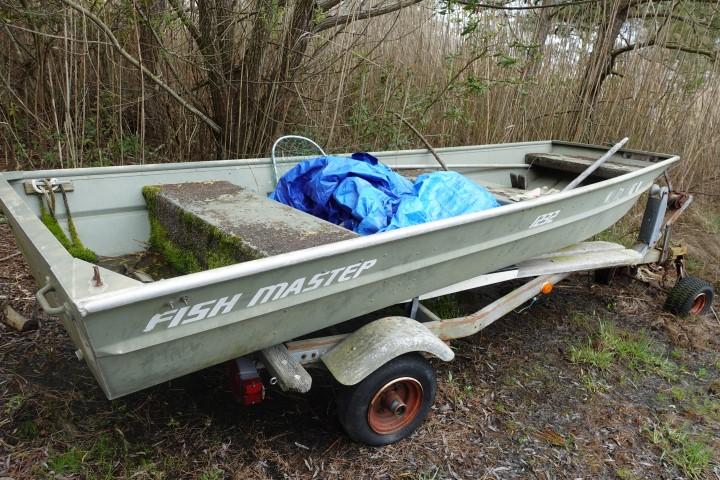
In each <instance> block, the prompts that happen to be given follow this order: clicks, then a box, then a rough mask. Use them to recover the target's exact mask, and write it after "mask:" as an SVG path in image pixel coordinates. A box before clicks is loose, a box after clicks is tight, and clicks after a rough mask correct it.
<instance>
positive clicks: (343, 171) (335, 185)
mask: <svg viewBox="0 0 720 480" xmlns="http://www.w3.org/2000/svg"><path fill="white" fill-rule="evenodd" d="M270 198H272V199H273V200H277V201H278V202H281V203H284V204H286V205H289V206H291V207H294V208H297V209H299V210H302V211H304V212H307V213H310V214H312V215H314V216H316V217H319V218H322V219H324V220H327V221H329V222H332V223H334V224H336V225H342V226H343V227H345V228H348V229H350V230H353V231H354V232H357V233H359V234H361V235H370V234H373V233H377V232H383V231H386V230H394V229H396V228H402V227H407V226H410V225H418V224H421V223H425V222H430V221H433V220H439V219H442V218H448V217H454V216H456V215H462V214H464V213H470V212H478V211H481V210H486V209H488V208H493V207H496V206H498V203H497V201H496V200H495V198H494V197H493V196H492V194H490V193H489V192H488V191H487V190H485V189H484V188H483V187H481V186H479V185H477V184H475V183H473V182H472V181H470V180H468V179H467V178H465V177H463V176H462V175H460V174H458V173H456V172H435V173H428V174H423V175H420V176H419V177H418V178H417V180H416V182H415V184H414V185H413V183H411V182H410V181H409V180H407V179H406V178H404V177H402V176H400V175H398V174H397V173H395V172H393V171H392V170H391V169H390V168H388V167H387V166H386V165H383V164H382V163H380V162H379V161H378V159H377V158H375V157H373V156H372V155H370V154H367V153H355V154H353V156H352V158H346V157H318V158H313V159H310V160H305V161H303V162H301V163H299V164H298V165H296V166H295V167H293V168H292V169H291V170H290V171H288V172H287V173H286V174H285V175H283V176H282V178H281V179H280V181H279V182H278V185H277V187H276V188H275V191H274V192H273V193H271V194H270Z"/></svg>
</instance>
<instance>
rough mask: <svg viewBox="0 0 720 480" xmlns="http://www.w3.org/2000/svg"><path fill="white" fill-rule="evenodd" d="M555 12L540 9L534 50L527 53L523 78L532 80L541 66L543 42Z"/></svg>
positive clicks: (546, 1)
mask: <svg viewBox="0 0 720 480" xmlns="http://www.w3.org/2000/svg"><path fill="white" fill-rule="evenodd" d="M552 4H553V0H543V1H542V5H544V6H545V5H552ZM555 13H556V11H555V10H554V9H552V8H542V9H540V13H538V15H537V17H538V19H537V22H538V23H537V26H536V28H535V31H534V32H533V45H536V48H535V49H533V50H531V51H530V53H529V55H528V56H529V57H530V58H528V62H527V64H526V66H525V72H524V75H523V77H524V78H526V79H527V78H534V77H536V76H537V74H538V69H539V68H540V65H541V64H542V59H543V56H544V54H545V42H546V41H547V38H548V36H550V31H551V30H552V19H553V17H554V16H555Z"/></svg>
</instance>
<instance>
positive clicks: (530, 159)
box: [525, 153, 637, 179]
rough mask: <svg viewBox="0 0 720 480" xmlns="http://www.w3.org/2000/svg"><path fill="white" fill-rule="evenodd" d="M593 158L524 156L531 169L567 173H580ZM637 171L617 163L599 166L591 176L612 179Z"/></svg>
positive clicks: (551, 154)
mask: <svg viewBox="0 0 720 480" xmlns="http://www.w3.org/2000/svg"><path fill="white" fill-rule="evenodd" d="M595 160H596V159H595V158H587V157H575V156H569V155H560V154H557V153H528V154H526V155H525V163H527V164H529V165H531V166H532V167H540V168H547V169H550V170H559V171H561V172H568V173H577V174H579V173H582V172H583V171H585V169H586V168H588V167H589V166H590V165H592V163H593V162H594V161H595ZM635 170H637V168H634V167H628V166H626V165H618V164H617V163H607V162H606V163H605V164H603V165H601V166H600V167H599V168H598V169H597V170H595V172H593V174H592V176H594V177H597V178H603V179H605V178H614V177H619V176H620V175H625V174H626V173H630V172H633V171H635Z"/></svg>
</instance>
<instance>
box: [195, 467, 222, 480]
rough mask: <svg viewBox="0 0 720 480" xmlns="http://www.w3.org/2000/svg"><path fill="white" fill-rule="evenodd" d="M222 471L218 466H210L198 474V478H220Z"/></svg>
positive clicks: (211, 479) (207, 479)
mask: <svg viewBox="0 0 720 480" xmlns="http://www.w3.org/2000/svg"><path fill="white" fill-rule="evenodd" d="M223 473H224V472H223V471H222V470H220V469H219V468H218V467H211V468H209V469H208V470H206V471H205V472H203V474H202V475H200V478H199V480H220V479H222V478H223Z"/></svg>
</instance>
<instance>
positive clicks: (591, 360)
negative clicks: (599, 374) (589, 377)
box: [570, 340, 615, 370]
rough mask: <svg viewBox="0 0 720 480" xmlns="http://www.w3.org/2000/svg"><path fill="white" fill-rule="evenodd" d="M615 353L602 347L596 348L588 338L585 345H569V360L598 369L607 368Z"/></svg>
mask: <svg viewBox="0 0 720 480" xmlns="http://www.w3.org/2000/svg"><path fill="white" fill-rule="evenodd" d="M614 358H615V354H614V353H613V352H611V351H608V350H604V349H597V348H596V347H594V346H593V345H592V342H591V341H590V340H588V343H587V345H582V346H579V347H570V361H571V362H572V363H576V364H584V365H589V366H591V367H595V368H597V369H599V370H607V369H608V368H610V365H612V363H613V360H614Z"/></svg>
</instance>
